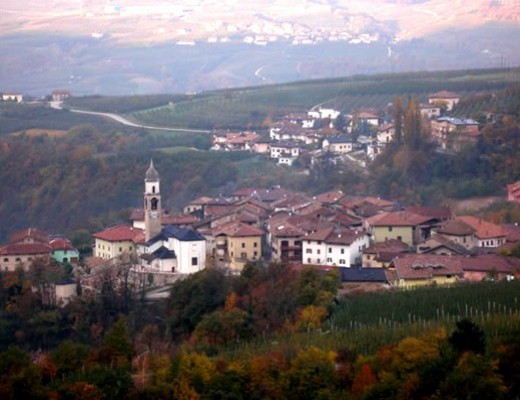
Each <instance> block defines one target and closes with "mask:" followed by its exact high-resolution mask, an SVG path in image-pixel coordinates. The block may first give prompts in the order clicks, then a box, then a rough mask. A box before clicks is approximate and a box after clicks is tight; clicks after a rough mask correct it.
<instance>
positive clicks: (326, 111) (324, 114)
mask: <svg viewBox="0 0 520 400" xmlns="http://www.w3.org/2000/svg"><path fill="white" fill-rule="evenodd" d="M340 114H341V112H340V111H337V110H334V109H333V108H321V107H319V108H318V109H317V110H315V109H312V110H310V111H309V112H308V113H307V115H308V116H309V117H310V118H315V119H325V118H328V119H336V118H338V116H339V115H340Z"/></svg>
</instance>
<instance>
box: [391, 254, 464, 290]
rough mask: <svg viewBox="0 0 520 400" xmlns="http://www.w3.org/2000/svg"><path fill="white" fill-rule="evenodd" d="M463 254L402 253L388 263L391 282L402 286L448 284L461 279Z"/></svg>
mask: <svg viewBox="0 0 520 400" xmlns="http://www.w3.org/2000/svg"><path fill="white" fill-rule="evenodd" d="M463 261H464V256H449V255H438V254H403V255H400V256H398V257H396V258H394V260H393V261H392V262H391V263H390V269H391V270H394V271H395V274H394V282H393V284H394V285H395V286H398V287H402V288H413V287H418V286H428V285H430V286H431V285H449V284H454V283H457V282H459V281H460V280H462V279H463V275H464V274H463V270H462V264H463Z"/></svg>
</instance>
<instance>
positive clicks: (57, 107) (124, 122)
mask: <svg viewBox="0 0 520 400" xmlns="http://www.w3.org/2000/svg"><path fill="white" fill-rule="evenodd" d="M50 105H51V108H54V109H55V110H64V108H62V107H61V101H51V102H50ZM66 110H67V111H70V112H73V113H78V114H89V115H97V116H99V117H105V118H110V119H113V120H114V121H116V122H119V123H120V124H122V125H126V126H133V127H135V128H144V129H153V130H157V131H174V132H179V131H182V132H194V133H210V132H211V131H208V130H203V129H187V128H167V127H160V126H149V125H140V124H136V123H135V122H132V121H129V120H127V119H126V118H123V117H122V116H120V115H117V114H112V113H104V112H98V111H85V110H78V109H75V108H67V109H66Z"/></svg>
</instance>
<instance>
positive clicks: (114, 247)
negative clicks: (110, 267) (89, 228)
mask: <svg viewBox="0 0 520 400" xmlns="http://www.w3.org/2000/svg"><path fill="white" fill-rule="evenodd" d="M142 233H143V231H142V229H138V228H134V227H132V226H123V225H120V226H114V227H111V228H108V229H105V230H104V231H101V232H98V233H94V234H92V237H93V238H94V256H95V257H99V258H102V259H104V260H110V259H112V258H115V257H117V256H119V255H121V254H123V253H133V252H135V239H136V238H137V237H138V236H142Z"/></svg>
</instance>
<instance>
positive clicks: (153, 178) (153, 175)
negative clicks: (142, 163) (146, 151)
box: [144, 158, 159, 182]
mask: <svg viewBox="0 0 520 400" xmlns="http://www.w3.org/2000/svg"><path fill="white" fill-rule="evenodd" d="M144 181H145V182H158V181H159V173H158V172H157V170H156V169H155V167H154V165H153V158H151V159H150V166H149V167H148V170H147V171H146V175H145V177H144Z"/></svg>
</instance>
